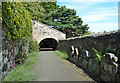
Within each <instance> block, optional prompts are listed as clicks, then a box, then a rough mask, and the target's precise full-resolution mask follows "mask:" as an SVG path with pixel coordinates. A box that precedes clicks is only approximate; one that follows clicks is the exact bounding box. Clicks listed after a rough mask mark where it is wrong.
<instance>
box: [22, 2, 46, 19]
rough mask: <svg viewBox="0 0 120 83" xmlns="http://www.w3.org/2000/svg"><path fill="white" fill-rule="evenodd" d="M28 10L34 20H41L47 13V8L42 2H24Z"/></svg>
mask: <svg viewBox="0 0 120 83" xmlns="http://www.w3.org/2000/svg"><path fill="white" fill-rule="evenodd" d="M23 5H24V7H25V8H26V10H28V11H29V12H30V15H31V17H32V20H37V21H41V20H42V19H43V17H44V15H45V9H44V8H43V7H42V5H41V2H23Z"/></svg>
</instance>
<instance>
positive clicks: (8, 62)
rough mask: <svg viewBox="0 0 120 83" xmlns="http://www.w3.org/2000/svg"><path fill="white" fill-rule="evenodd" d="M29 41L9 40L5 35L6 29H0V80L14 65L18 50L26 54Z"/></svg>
mask: <svg viewBox="0 0 120 83" xmlns="http://www.w3.org/2000/svg"><path fill="white" fill-rule="evenodd" d="M28 48H29V42H27V43H23V42H22V41H20V42H18V41H15V42H10V41H9V40H8V37H7V35H6V30H5V29H3V28H2V27H1V30H0V80H1V79H2V78H4V77H5V76H6V75H7V74H9V72H10V70H11V69H12V68H14V67H15V65H16V59H17V58H16V56H18V54H20V52H22V53H25V54H26V55H27V54H28Z"/></svg>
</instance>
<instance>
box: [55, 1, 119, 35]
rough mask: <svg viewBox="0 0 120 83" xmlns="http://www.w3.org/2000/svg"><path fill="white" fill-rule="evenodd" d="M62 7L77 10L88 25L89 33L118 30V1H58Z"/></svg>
mask: <svg viewBox="0 0 120 83" xmlns="http://www.w3.org/2000/svg"><path fill="white" fill-rule="evenodd" d="M57 1H58V2H57V4H58V5H60V6H63V5H65V6H66V7H67V8H70V9H75V10H76V12H77V15H78V16H79V17H80V18H82V20H83V24H88V27H90V28H89V31H91V32H96V33H97V32H103V31H107V32H109V31H113V30H118V0H110V1H108V0H99V1H98V0H89V1H88V0H84V1H83V0H57Z"/></svg>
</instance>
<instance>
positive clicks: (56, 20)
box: [42, 6, 88, 37]
mask: <svg viewBox="0 0 120 83" xmlns="http://www.w3.org/2000/svg"><path fill="white" fill-rule="evenodd" d="M42 22H43V23H45V24H47V25H49V26H52V27H53V28H55V29H58V30H60V31H62V32H64V33H66V35H67V37H72V36H76V35H77V34H84V33H86V32H87V31H88V27H87V25H82V23H83V21H82V20H81V18H79V16H76V11H75V10H74V9H68V8H66V7H65V6H61V7H60V8H57V9H56V10H54V11H51V12H50V13H49V14H47V16H46V17H45V18H44V20H43V21H42Z"/></svg>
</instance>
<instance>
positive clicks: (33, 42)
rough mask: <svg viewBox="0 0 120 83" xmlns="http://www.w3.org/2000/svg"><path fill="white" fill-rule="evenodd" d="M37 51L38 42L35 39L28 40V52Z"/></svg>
mask: <svg viewBox="0 0 120 83" xmlns="http://www.w3.org/2000/svg"><path fill="white" fill-rule="evenodd" d="M34 51H37V52H38V51H39V44H38V42H37V41H36V40H30V42H29V53H31V52H34Z"/></svg>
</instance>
